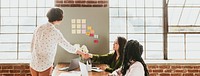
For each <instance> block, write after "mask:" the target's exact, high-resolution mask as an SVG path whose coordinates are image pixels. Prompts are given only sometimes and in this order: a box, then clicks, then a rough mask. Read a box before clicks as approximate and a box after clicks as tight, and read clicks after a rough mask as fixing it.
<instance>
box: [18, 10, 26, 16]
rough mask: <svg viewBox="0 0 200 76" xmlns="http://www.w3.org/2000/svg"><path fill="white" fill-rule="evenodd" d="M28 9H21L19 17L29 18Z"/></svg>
mask: <svg viewBox="0 0 200 76" xmlns="http://www.w3.org/2000/svg"><path fill="white" fill-rule="evenodd" d="M27 15H28V9H27V8H19V16H27Z"/></svg>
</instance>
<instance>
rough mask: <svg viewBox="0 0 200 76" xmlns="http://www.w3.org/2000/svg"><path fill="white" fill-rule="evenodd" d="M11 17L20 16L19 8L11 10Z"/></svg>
mask: <svg viewBox="0 0 200 76" xmlns="http://www.w3.org/2000/svg"><path fill="white" fill-rule="evenodd" d="M10 16H18V8H10Z"/></svg>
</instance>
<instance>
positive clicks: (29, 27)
mask: <svg viewBox="0 0 200 76" xmlns="http://www.w3.org/2000/svg"><path fill="white" fill-rule="evenodd" d="M52 6H54V0H0V60H27V59H30V42H31V39H32V34H33V31H34V29H35V27H36V26H37V25H39V24H43V23H44V22H47V20H46V17H45V14H46V12H47V10H48V9H49V8H50V7H52Z"/></svg>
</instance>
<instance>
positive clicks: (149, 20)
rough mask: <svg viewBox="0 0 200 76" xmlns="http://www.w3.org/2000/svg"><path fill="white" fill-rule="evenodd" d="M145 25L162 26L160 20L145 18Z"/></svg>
mask: <svg viewBox="0 0 200 76" xmlns="http://www.w3.org/2000/svg"><path fill="white" fill-rule="evenodd" d="M146 24H147V25H160V26H161V25H163V20H162V18H161V17H160V18H155V17H147V18H146Z"/></svg>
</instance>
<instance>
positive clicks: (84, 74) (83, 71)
mask: <svg viewBox="0 0 200 76" xmlns="http://www.w3.org/2000/svg"><path fill="white" fill-rule="evenodd" d="M79 66H80V70H81V76H88V70H87V66H86V65H85V64H84V63H82V62H79Z"/></svg>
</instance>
